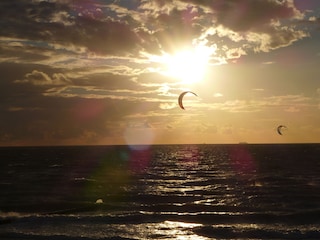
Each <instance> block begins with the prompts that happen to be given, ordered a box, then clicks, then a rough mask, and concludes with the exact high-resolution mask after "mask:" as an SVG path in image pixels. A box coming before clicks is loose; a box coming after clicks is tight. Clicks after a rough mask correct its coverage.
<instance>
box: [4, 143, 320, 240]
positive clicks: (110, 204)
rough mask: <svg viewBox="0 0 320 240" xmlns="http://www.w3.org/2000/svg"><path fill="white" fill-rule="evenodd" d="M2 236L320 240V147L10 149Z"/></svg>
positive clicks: (7, 150) (66, 239)
mask: <svg viewBox="0 0 320 240" xmlns="http://www.w3.org/2000/svg"><path fill="white" fill-rule="evenodd" d="M0 239H3V240H4V239H10V240H14V239H36V240H41V239H46V240H47V239H49V240H50V239H52V240H55V239H60V240H73V239H81V240H87V239H119V240H129V239H130V240H133V239H134V240H136V239H183V240H186V239H201V240H205V239H320V144H244V143H243V144H225V145H224V144H220V145H211V144H201V145H152V146H147V145H136V146H54V147H1V148H0Z"/></svg>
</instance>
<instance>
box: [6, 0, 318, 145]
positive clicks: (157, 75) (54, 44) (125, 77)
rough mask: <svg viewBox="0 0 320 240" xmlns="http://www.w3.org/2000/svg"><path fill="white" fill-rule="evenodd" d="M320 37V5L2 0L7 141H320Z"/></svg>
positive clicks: (249, 0) (303, 1) (310, 1)
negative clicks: (180, 98)
mask: <svg viewBox="0 0 320 240" xmlns="http://www.w3.org/2000/svg"><path fill="white" fill-rule="evenodd" d="M319 42H320V1H318V0H287V1H286V0H211V1H210V0H208V1H203V0H140V1H137V0H73V1H71V0H69V1H67V0H47V1H40V0H15V1H12V0H1V1H0V70H1V77H0V146H38V145H111V144H112V145H113V144H122V145H129V146H135V145H136V144H138V145H139V144H143V145H152V144H202V143H206V144H220V143H221V144H224V143H239V142H248V143H319V142H320V81H319V79H318V78H319V75H320V44H319ZM184 91H192V92H194V93H196V94H197V96H195V95H193V94H190V93H188V94H186V95H185V96H184V98H183V105H184V107H185V109H181V108H180V107H179V104H178V97H179V95H180V94H181V93H182V92H184ZM279 125H285V126H286V127H287V128H286V129H283V132H282V133H283V134H282V135H280V134H278V133H277V127H278V126H279Z"/></svg>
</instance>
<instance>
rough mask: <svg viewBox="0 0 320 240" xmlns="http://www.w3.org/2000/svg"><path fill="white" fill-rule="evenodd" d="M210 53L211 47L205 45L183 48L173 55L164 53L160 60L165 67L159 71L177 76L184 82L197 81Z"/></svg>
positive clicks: (204, 69)
mask: <svg viewBox="0 0 320 240" xmlns="http://www.w3.org/2000/svg"><path fill="white" fill-rule="evenodd" d="M211 54H212V49H210V48H209V47H205V46H198V47H196V48H194V49H184V50H181V51H178V52H176V53H175V54H173V55H170V54H164V55H163V56H162V57H161V62H162V63H163V64H164V66H165V69H164V70H163V71H161V73H162V74H164V75H167V76H170V77H173V78H177V79H179V80H180V81H181V82H182V83H185V84H192V83H196V82H199V81H201V80H202V79H203V78H204V76H205V73H206V68H207V65H208V62H209V59H210V55H211Z"/></svg>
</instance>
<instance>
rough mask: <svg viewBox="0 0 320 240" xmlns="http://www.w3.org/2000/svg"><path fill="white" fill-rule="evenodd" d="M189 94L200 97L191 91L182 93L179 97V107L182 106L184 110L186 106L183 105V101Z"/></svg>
mask: <svg viewBox="0 0 320 240" xmlns="http://www.w3.org/2000/svg"><path fill="white" fill-rule="evenodd" d="M187 93H192V94H193V95H195V96H198V95H197V94H195V93H194V92H191V91H185V92H183V93H181V94H180V96H179V98H178V103H179V106H180V107H181V108H182V109H183V110H185V109H184V106H183V104H182V99H183V97H184V95H186V94H187Z"/></svg>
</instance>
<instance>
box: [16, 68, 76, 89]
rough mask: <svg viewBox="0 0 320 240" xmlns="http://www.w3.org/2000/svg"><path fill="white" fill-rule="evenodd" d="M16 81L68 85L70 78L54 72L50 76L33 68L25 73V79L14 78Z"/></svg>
mask: <svg viewBox="0 0 320 240" xmlns="http://www.w3.org/2000/svg"><path fill="white" fill-rule="evenodd" d="M15 82H16V83H31V84H33V85H58V86H61V85H69V84H70V83H71V81H70V80H68V79H67V77H66V76H65V75H64V74H62V73H54V74H53V75H52V77H50V76H49V75H48V74H46V73H44V72H40V71H37V70H33V71H32V72H31V73H27V74H26V75H25V79H23V80H16V81H15Z"/></svg>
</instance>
